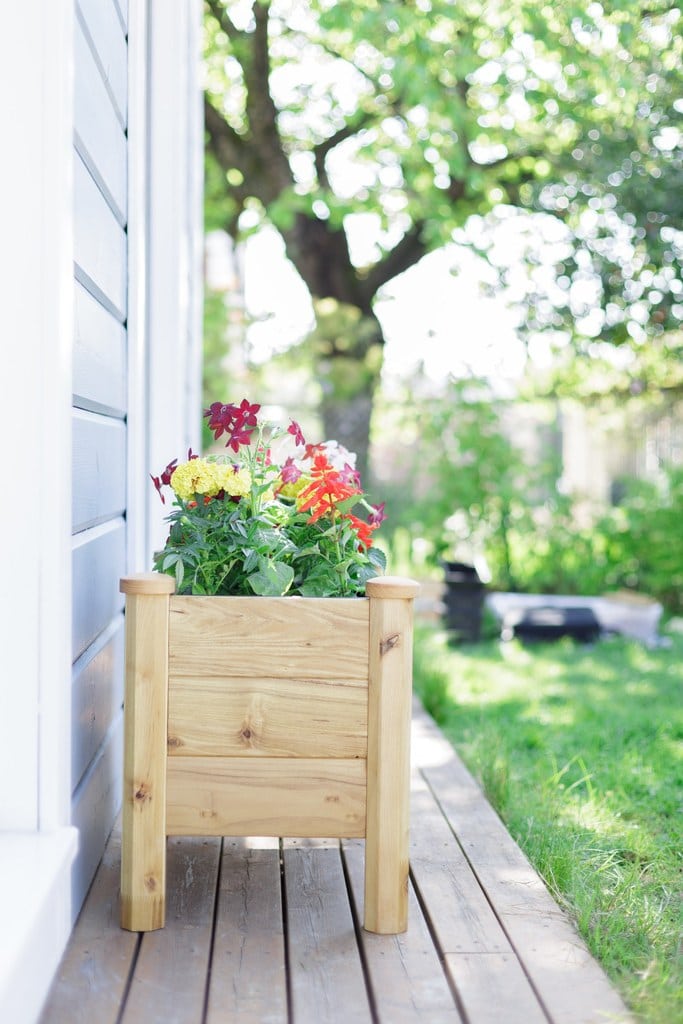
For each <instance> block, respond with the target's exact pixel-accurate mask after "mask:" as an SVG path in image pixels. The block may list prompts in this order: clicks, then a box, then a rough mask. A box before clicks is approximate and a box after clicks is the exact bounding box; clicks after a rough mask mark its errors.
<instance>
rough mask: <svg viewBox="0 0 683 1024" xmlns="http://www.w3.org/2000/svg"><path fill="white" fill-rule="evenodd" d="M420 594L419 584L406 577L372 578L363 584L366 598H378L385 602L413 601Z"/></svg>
mask: <svg viewBox="0 0 683 1024" xmlns="http://www.w3.org/2000/svg"><path fill="white" fill-rule="evenodd" d="M419 592H420V584H419V583H418V582H417V581H416V580H411V579H408V577H407V576H374V577H373V578H372V579H371V580H368V582H367V583H366V584H365V594H366V596H367V597H378V598H384V599H386V600H395V599H396V598H406V599H408V600H413V599H414V598H416V597H417V595H418V594H419Z"/></svg>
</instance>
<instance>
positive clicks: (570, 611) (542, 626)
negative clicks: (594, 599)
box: [501, 605, 601, 643]
mask: <svg viewBox="0 0 683 1024" xmlns="http://www.w3.org/2000/svg"><path fill="white" fill-rule="evenodd" d="M600 631H601V630H600V623H599V621H598V619H597V618H596V615H595V612H594V611H593V609H592V608H587V607H580V606H576V607H567V608H558V607H556V606H554V605H544V606H543V607H537V608H515V609H511V610H510V611H509V612H507V614H506V615H505V617H504V618H503V628H502V633H501V638H502V639H503V640H511V639H512V638H513V637H516V638H517V639H518V640H526V641H534V640H558V639H559V638H560V637H562V636H570V637H573V639H574V640H578V641H579V642H580V643H593V642H594V641H595V640H597V639H598V637H599V636H600Z"/></svg>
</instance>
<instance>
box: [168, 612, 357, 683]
mask: <svg viewBox="0 0 683 1024" xmlns="http://www.w3.org/2000/svg"><path fill="white" fill-rule="evenodd" d="M170 628H171V635H170V672H171V675H172V676H174V677H178V676H181V677H189V676H196V675H206V676H218V677H223V678H226V677H246V678H249V679H251V678H254V677H256V678H259V677H260V678H265V679H268V678H273V677H277V678H298V679H329V680H333V681H334V680H336V679H339V678H340V676H342V675H343V677H344V678H345V679H349V680H367V672H368V602H367V601H366V600H365V598H332V597H328V598H319V599H318V598H303V597H222V598H215V597H209V598H204V597H178V596H176V597H174V598H173V599H172V601H171V627H170Z"/></svg>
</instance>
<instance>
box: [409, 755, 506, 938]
mask: <svg viewBox="0 0 683 1024" xmlns="http://www.w3.org/2000/svg"><path fill="white" fill-rule="evenodd" d="M411 815H412V818H413V820H414V821H415V822H419V826H417V827H413V829H412V830H411V837H410V864H411V870H412V873H413V877H414V879H415V884H416V886H417V888H418V890H419V893H420V896H421V898H422V901H423V902H424V903H425V904H426V905H427V906H429V907H430V908H431V915H432V917H431V927H432V929H433V931H434V934H435V936H436V939H437V941H438V943H439V948H440V949H441V950H442V952H443V953H509V952H511V946H510V943H509V941H508V939H507V937H506V935H505V932H504V931H503V929H502V928H501V925H500V921H499V920H498V918H497V917H496V914H495V913H494V911H493V909H492V907H491V905H490V903H489V902H488V900H487V898H486V894H485V893H484V891H483V889H482V888H481V886H480V885H479V883H478V882H477V879H476V877H475V876H474V875H473V874H472V872H471V870H470V868H469V865H468V863H467V858H466V857H465V855H464V853H463V852H462V848H461V846H460V844H459V842H458V840H457V839H456V837H455V835H454V834H453V831H452V829H451V827H450V824H449V822H448V819H447V818H446V817H445V816H444V815H443V813H442V812H441V809H440V808H439V806H438V804H437V802H436V800H435V798H434V796H433V794H432V793H431V791H430V790H429V789H428V787H427V785H426V784H425V782H424V780H423V779H422V777H421V776H420V775H419V774H416V775H414V776H413V778H412V784H411Z"/></svg>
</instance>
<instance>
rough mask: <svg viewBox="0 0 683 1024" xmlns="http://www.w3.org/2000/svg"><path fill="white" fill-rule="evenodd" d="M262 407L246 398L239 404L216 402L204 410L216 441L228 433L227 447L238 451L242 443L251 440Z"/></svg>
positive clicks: (247, 442) (245, 443)
mask: <svg viewBox="0 0 683 1024" xmlns="http://www.w3.org/2000/svg"><path fill="white" fill-rule="evenodd" d="M260 408H261V406H260V405H255V404H254V405H252V404H251V403H250V402H249V401H248V400H247V399H246V398H243V399H242V401H241V402H240V404H239V405H233V404H229V405H223V404H222V403H221V402H214V403H213V405H211V406H209V408H208V409H205V410H204V416H205V417H206V418H207V419H208V421H209V430H211V431H213V436H214V438H215V439H216V441H217V440H218V438H219V437H221V436H222V435H223V434H228V435H229V436H228V440H227V441H226V443H225V447H226V448H232V450H233V451H235V452H236V451H239V447H240V445H241V444H244V445H247V444H249V442H250V441H251V434H252V432H253V430H254V429H255V428H256V425H257V418H256V414H257V413H258V411H259V409H260Z"/></svg>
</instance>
